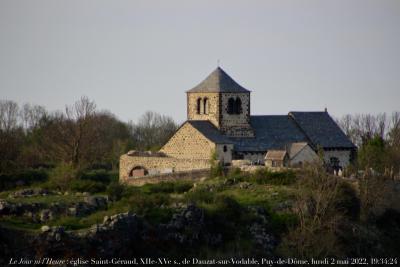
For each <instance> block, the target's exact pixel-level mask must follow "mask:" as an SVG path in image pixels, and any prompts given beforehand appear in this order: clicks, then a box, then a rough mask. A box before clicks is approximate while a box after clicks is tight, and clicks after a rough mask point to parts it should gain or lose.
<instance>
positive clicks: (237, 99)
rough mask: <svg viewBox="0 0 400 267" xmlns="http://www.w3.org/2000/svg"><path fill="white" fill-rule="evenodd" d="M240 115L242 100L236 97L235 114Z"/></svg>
mask: <svg viewBox="0 0 400 267" xmlns="http://www.w3.org/2000/svg"><path fill="white" fill-rule="evenodd" d="M241 113H242V100H240V98H239V97H237V98H236V101H235V114H241Z"/></svg>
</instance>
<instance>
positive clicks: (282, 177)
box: [250, 168, 297, 185]
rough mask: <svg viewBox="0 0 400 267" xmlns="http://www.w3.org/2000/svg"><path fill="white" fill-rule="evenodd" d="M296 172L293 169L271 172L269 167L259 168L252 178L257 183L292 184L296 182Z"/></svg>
mask: <svg viewBox="0 0 400 267" xmlns="http://www.w3.org/2000/svg"><path fill="white" fill-rule="evenodd" d="M296 180H297V179H296V174H295V173H294V172H293V171H291V170H288V171H279V172H271V171H269V170H268V169H266V168H265V169H258V170H257V171H256V172H255V173H254V174H253V175H252V177H251V178H250V181H251V182H253V183H256V184H272V185H291V184H293V183H295V182H296Z"/></svg>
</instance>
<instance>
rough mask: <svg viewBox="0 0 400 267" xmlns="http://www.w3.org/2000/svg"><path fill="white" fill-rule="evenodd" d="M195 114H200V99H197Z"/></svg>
mask: <svg viewBox="0 0 400 267" xmlns="http://www.w3.org/2000/svg"><path fill="white" fill-rule="evenodd" d="M197 114H201V98H198V99H197Z"/></svg>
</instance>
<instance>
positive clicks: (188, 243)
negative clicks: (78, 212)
mask: <svg viewBox="0 0 400 267" xmlns="http://www.w3.org/2000/svg"><path fill="white" fill-rule="evenodd" d="M90 201H94V200H93V199H92V200H90ZM47 212H48V211H47ZM251 212H254V214H255V216H256V217H257V219H256V221H255V222H254V223H253V224H251V225H249V226H248V230H249V233H250V235H251V236H252V238H253V240H254V243H255V246H256V248H257V249H258V251H261V252H262V254H263V255H270V253H272V250H273V248H275V246H276V239H275V237H274V236H273V235H272V234H271V233H270V232H269V231H268V223H269V218H268V215H267V213H266V212H265V210H264V209H262V208H259V207H255V208H251ZM46 216H49V214H48V213H47V215H46ZM209 220H210V218H209V217H207V216H205V213H204V210H202V209H200V208H199V207H197V206H195V205H193V204H189V205H187V206H186V207H184V208H183V209H182V210H181V211H179V212H177V213H175V214H173V215H172V217H171V219H170V220H169V221H168V222H167V223H164V224H157V225H150V224H148V223H147V222H146V221H145V220H144V219H143V218H141V217H139V216H137V215H136V214H134V213H131V212H126V213H120V214H116V215H113V216H105V217H104V219H103V221H102V222H101V223H98V224H95V225H93V226H92V227H90V228H89V229H85V230H79V231H66V230H65V229H64V228H63V227H61V226H55V227H50V226H47V225H43V226H42V227H41V229H40V232H39V233H36V234H23V235H22V234H20V233H18V237H17V239H18V240H20V243H15V242H14V240H15V238H16V237H15V236H14V233H13V230H6V231H2V229H1V227H0V248H2V249H3V251H4V252H0V256H1V255H3V256H4V255H6V256H7V257H6V258H9V257H10V256H13V257H25V258H43V257H57V258H63V257H69V258H71V257H83V256H84V257H85V258H89V257H94V258H115V257H123V258H127V257H137V256H140V257H145V256H152V257H160V256H171V255H170V253H171V251H174V253H176V252H177V251H178V252H181V251H185V252H188V253H194V252H196V251H197V249H199V248H201V247H207V248H210V247H214V248H216V249H218V247H219V246H223V245H224V243H223V239H224V236H223V234H222V233H218V232H216V231H215V229H213V222H212V221H209ZM2 253H3V254H2ZM4 253H6V254H4ZM11 254H12V255H11ZM179 255H180V254H179ZM193 255H195V254H193ZM3 258H4V257H3ZM3 263H4V262H2V261H1V257H0V266H2V264H3Z"/></svg>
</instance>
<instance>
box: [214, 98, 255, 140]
mask: <svg viewBox="0 0 400 267" xmlns="http://www.w3.org/2000/svg"><path fill="white" fill-rule="evenodd" d="M229 98H233V99H236V98H240V100H241V101H242V113H241V114H229V113H228V101H229ZM220 128H221V130H222V131H223V132H224V133H226V134H227V135H229V136H235V137H253V136H254V133H253V130H252V128H251V126H250V93H222V94H221V120H220Z"/></svg>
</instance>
